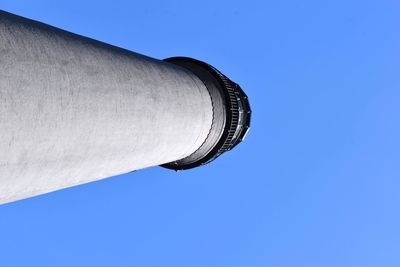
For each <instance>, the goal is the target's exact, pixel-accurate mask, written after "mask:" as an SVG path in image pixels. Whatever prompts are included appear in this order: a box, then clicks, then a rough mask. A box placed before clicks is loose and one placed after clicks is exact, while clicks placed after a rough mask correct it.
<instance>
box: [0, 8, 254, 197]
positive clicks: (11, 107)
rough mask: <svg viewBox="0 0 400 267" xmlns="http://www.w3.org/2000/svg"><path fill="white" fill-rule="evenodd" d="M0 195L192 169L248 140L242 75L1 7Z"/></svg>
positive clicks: (24, 194) (22, 194) (21, 194)
mask: <svg viewBox="0 0 400 267" xmlns="http://www.w3.org/2000/svg"><path fill="white" fill-rule="evenodd" d="M0 64H1V65H0V203H6V202H10V201H14V200H18V199H22V198H26V197H30V196H35V195H39V194H43V193H47V192H50V191H54V190H58V189H62V188H66V187H70V186H74V185H78V184H82V183H87V182H91V181H95V180H99V179H102V178H106V177H109V176H114V175H118V174H123V173H127V172H131V171H133V170H138V169H142V168H146V167H150V166H156V165H161V166H163V167H166V168H169V169H173V170H183V169H190V168H194V167H197V166H201V165H204V164H207V163H209V162H210V161H212V160H214V159H215V158H217V157H218V156H220V155H221V154H223V153H224V152H226V151H228V150H230V149H232V148H233V147H234V146H235V145H237V144H238V143H239V142H241V141H242V139H243V138H244V136H245V134H246V132H247V130H248V128H249V125H250V107H249V103H248V100H247V97H246V95H245V93H244V92H243V91H242V89H241V88H240V87H239V85H237V84H236V83H234V82H232V81H231V80H230V79H228V78H227V77H225V76H224V75H223V74H222V73H221V72H219V71H218V70H216V69H215V68H213V67H212V66H210V65H208V64H206V63H204V62H201V61H198V60H195V59H191V58H186V57H173V58H168V59H165V60H157V59H153V58H150V57H147V56H143V55H140V54H137V53H134V52H131V51H128V50H125V49H122V48H118V47H115V46H112V45H108V44H105V43H102V42H99V41H96V40H93V39H89V38H86V37H83V36H80V35H76V34H73V33H70V32H67V31H64V30H61V29H58V28H54V27H52V26H49V25H46V24H43V23H40V22H36V21H33V20H29V19H26V18H22V17H19V16H16V15H13V14H10V13H7V12H4V11H0Z"/></svg>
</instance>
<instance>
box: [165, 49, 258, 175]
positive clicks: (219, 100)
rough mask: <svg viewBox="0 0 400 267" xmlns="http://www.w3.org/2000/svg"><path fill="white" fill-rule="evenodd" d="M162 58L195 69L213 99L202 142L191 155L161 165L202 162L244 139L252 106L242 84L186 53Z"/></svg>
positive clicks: (185, 165)
mask: <svg viewBox="0 0 400 267" xmlns="http://www.w3.org/2000/svg"><path fill="white" fill-rule="evenodd" d="M164 61H166V62H169V63H172V64H175V65H178V66H180V67H183V68H185V69H187V70H189V71H190V72H192V73H194V74H195V75H196V76H197V77H198V78H199V79H200V80H201V81H202V82H203V83H204V84H205V86H206V87H207V89H208V91H209V93H210V97H211V101H212V103H213V122H212V126H211V129H210V132H209V134H208V136H207V138H206V140H205V141H204V143H203V144H202V145H201V146H200V147H199V148H198V149H197V150H196V151H195V152H193V153H192V154H191V155H189V156H187V157H185V158H183V159H180V160H177V161H173V162H170V163H167V164H163V165H161V166H162V167H164V168H167V169H172V170H176V171H178V170H187V169H192V168H195V167H199V166H203V165H205V164H208V163H210V162H211V161H213V160H215V159H216V158H218V157H219V156H220V155H222V154H223V153H225V152H227V151H229V150H231V149H232V148H234V147H235V146H236V145H238V144H239V143H240V142H242V141H243V140H244V138H245V137H246V134H247V133H248V131H249V129H250V117H251V108H250V104H249V100H248V97H247V95H246V94H245V93H244V91H243V90H242V88H241V87H240V86H239V85H238V84H237V83H235V82H233V81H232V80H230V79H229V78H228V77H226V76H225V75H223V74H222V73H221V72H220V71H219V70H217V69H216V68H214V67H213V66H211V65H209V64H207V63H205V62H202V61H200V60H196V59H193V58H189V57H172V58H167V59H164Z"/></svg>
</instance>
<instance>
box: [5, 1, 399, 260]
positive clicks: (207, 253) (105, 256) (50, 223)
mask: <svg viewBox="0 0 400 267" xmlns="http://www.w3.org/2000/svg"><path fill="white" fill-rule="evenodd" d="M142 2H143V3H138V2H137V1H127V0H126V1H123V0H114V1H82V0H80V1H78V0H68V1H50V0H47V1H46V0H36V1H1V3H0V9H4V10H6V11H9V12H12V13H15V14H18V15H22V16H25V17H28V18H32V19H36V20H39V21H42V22H45V23H48V24H51V25H54V26H57V27H60V28H63V29H67V30H69V31H72V32H75V33H79V34H82V35H86V36H89V37H92V38H95V39H98V40H101V41H104V42H108V43H111V44H114V45H117V46H121V47H124V48H127V49H130V50H133V51H135V52H139V53H142V54H145V55H149V56H152V57H156V58H166V57H170V56H177V55H184V56H190V57H194V58H198V59H201V60H204V61H206V62H209V63H211V64H212V65H214V66H215V67H217V68H219V69H220V70H221V71H222V72H223V73H225V74H226V75H228V76H229V77H230V78H232V79H233V80H234V81H236V82H238V83H239V84H240V85H241V86H242V87H243V88H244V90H245V91H246V92H247V93H248V95H249V97H250V101H251V104H252V108H253V124H252V126H253V127H252V129H251V131H250V133H249V135H248V137H247V139H246V140H245V142H243V143H242V144H240V145H239V146H238V147H236V149H235V150H233V151H232V152H230V153H227V154H225V155H223V156H222V157H221V158H219V159H218V160H217V161H215V162H213V163H212V164H210V165H208V166H206V167H202V168H198V169H194V170H190V171H184V172H180V173H175V172H172V171H168V170H166V169H162V168H160V167H154V168H150V169H146V170H142V171H138V172H134V173H130V174H126V175H121V176H117V177H113V178H111V179H106V180H102V181H99V182H94V183H91V184H87V185H82V186H78V187H74V188H70V189H66V190H62V191H58V192H55V193H51V194H47V195H43V196H39V197H35V198H31V199H27V200H23V201H18V202H14V203H10V204H6V205H2V206H0V266H33V267H36V266H38V267H42V266H57V267H59V266H117V267H118V266H140V267H147V266H161V267H169V266H171V267H180V266H184V267H192V266H193V267H197V266H199V267H200V266H201V267H214V266H215V267H225V266H227V267H236V266H240V267H265V266H272V267H275V266H276V267H294V266H296V267H298V266H305V267H314V266H315V267H329V266H334V267H347V266H349V267H350V266H351V267H356V266H360V267H368V266H374V267H375V266H380V267H381V266H384V267H386V266H387V267H394V266H400V207H399V206H400V194H399V192H400V180H399V178H400V164H399V163H400V138H399V136H400V105H399V102H400V75H399V69H400V68H399V67H400V49H399V48H400V35H399V34H400V32H399V26H400V16H399V14H400V9H399V8H400V2H399V1H396V0H392V1H385V0H376V1H368V0H362V1H361V0H360V1H348V0H346V1H345V0H336V1H317V0H314V1H313V0H305V1H294V0H283V1H211V0H207V1H176V0H175V1H153V0H147V1H142ZM0 131H1V129H0Z"/></svg>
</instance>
